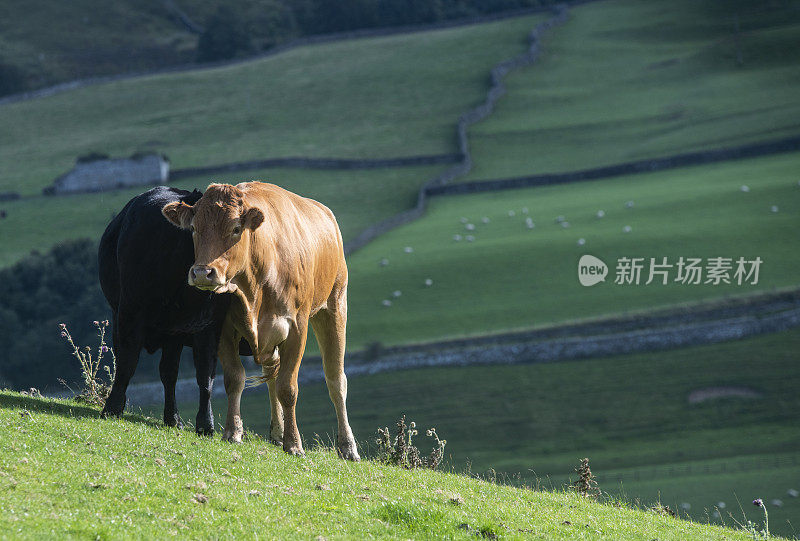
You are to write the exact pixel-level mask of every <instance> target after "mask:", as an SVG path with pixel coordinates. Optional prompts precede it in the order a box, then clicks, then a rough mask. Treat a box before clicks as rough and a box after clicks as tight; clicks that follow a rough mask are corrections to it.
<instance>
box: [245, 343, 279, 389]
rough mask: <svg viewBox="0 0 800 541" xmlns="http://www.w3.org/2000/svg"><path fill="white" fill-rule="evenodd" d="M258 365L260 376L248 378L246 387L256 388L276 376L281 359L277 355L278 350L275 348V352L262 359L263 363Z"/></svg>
mask: <svg viewBox="0 0 800 541" xmlns="http://www.w3.org/2000/svg"><path fill="white" fill-rule="evenodd" d="M259 364H260V365H261V375H260V376H248V377H247V386H248V387H258V386H259V385H263V384H264V383H266V382H268V381H269V380H271V379H274V378H276V377H277V376H278V369H279V368H280V367H281V358H280V356H279V355H278V348H277V347H276V348H275V351H273V352H272V356H271V357H269V358H267V359H263V361H262V362H260V363H259Z"/></svg>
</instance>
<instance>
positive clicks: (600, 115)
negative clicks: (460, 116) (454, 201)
mask: <svg viewBox="0 0 800 541" xmlns="http://www.w3.org/2000/svg"><path fill="white" fill-rule="evenodd" d="M737 26H738V28H739V31H738V32H737V31H736V28H737ZM798 40H800V11H798V10H797V6H796V5H795V4H793V3H792V2H783V1H780V2H770V3H763V2H755V3H754V2H743V1H734V2H710V1H701V2H698V1H694V0H680V1H677V2H666V1H657V2H637V1H631V0H609V1H605V2H593V3H588V4H586V5H581V6H576V7H573V8H572V9H571V10H570V16H569V19H568V21H567V22H566V23H565V24H564V25H563V26H559V27H557V28H555V29H553V30H552V31H551V32H550V33H549V34H547V35H546V36H545V39H544V44H543V52H542V55H541V57H540V58H539V60H538V61H537V62H536V64H534V65H533V66H531V67H527V68H524V69H520V70H517V71H515V72H513V73H511V74H510V75H509V76H508V77H507V85H508V94H507V95H506V96H504V97H503V98H501V100H500V101H499V103H498V105H497V108H496V110H495V112H494V113H493V114H492V115H491V116H490V117H489V118H488V119H487V120H485V121H483V122H481V123H479V124H476V125H474V126H473V127H472V128H471V129H470V132H469V137H470V145H471V149H472V152H473V158H474V164H475V167H474V169H473V171H472V172H471V173H470V175H468V176H467V177H464V178H463V180H476V179H489V178H502V177H513V176H521V175H531V174H540V173H550V172H557V171H569V170H576V169H584V168H591V167H598V166H603V165H609V164H613V163H619V162H627V161H632V160H641V159H645V158H653V157H659V156H666V155H671V154H676V153H683V152H692V151H696V150H702V149H709V148H718V147H725V146H732V145H741V144H745V143H751V142H756V141H765V140H770V139H776V138H780V137H786V136H793V135H798V134H800V122H799V121H798V118H800V70H798V69H797V67H798V65H800V48H798V47H797V46H796V44H797V43H798ZM738 58H741V63H739V62H738V60H737V59H738Z"/></svg>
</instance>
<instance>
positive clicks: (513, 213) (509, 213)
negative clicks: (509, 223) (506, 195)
mask: <svg viewBox="0 0 800 541" xmlns="http://www.w3.org/2000/svg"><path fill="white" fill-rule="evenodd" d="M516 215H517V213H516V212H514V211H513V210H509V211H508V216H509V217H510V218H513V217H514V216H516Z"/></svg>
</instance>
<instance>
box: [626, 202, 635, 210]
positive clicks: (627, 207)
mask: <svg viewBox="0 0 800 541" xmlns="http://www.w3.org/2000/svg"><path fill="white" fill-rule="evenodd" d="M625 208H626V209H632V208H633V201H627V202H626V203H625Z"/></svg>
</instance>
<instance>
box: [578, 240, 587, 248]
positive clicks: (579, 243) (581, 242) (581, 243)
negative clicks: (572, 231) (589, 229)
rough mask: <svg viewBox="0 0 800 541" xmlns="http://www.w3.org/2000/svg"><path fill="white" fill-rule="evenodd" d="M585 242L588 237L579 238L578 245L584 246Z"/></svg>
mask: <svg viewBox="0 0 800 541" xmlns="http://www.w3.org/2000/svg"><path fill="white" fill-rule="evenodd" d="M584 244H586V239H584V238H580V239H578V246H583V245H584Z"/></svg>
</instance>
